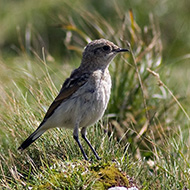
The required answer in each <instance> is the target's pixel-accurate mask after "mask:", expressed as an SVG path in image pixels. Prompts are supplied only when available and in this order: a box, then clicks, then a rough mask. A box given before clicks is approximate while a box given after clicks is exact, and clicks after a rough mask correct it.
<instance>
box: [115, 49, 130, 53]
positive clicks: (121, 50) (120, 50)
mask: <svg viewBox="0 0 190 190" xmlns="http://www.w3.org/2000/svg"><path fill="white" fill-rule="evenodd" d="M113 51H114V52H117V53H119V52H126V51H129V50H128V49H123V48H117V49H113Z"/></svg>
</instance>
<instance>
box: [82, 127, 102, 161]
mask: <svg viewBox="0 0 190 190" xmlns="http://www.w3.org/2000/svg"><path fill="white" fill-rule="evenodd" d="M81 135H82V138H83V139H84V140H85V141H86V143H87V144H88V146H89V147H90V149H91V150H92V152H93V153H94V155H95V156H96V158H97V160H101V158H100V157H99V156H98V154H97V152H96V151H95V150H94V148H93V147H92V145H91V143H90V141H89V140H88V139H87V137H86V127H83V128H82V130H81Z"/></svg>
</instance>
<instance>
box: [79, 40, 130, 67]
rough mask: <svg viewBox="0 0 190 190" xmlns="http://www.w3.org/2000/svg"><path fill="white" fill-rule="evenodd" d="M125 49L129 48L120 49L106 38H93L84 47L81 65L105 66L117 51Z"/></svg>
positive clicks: (124, 50)
mask: <svg viewBox="0 0 190 190" xmlns="http://www.w3.org/2000/svg"><path fill="white" fill-rule="evenodd" d="M126 51H129V50H128V49H122V48H120V47H118V46H117V45H115V44H114V43H113V42H110V41H108V40H105V39H99V40H94V41H92V42H90V43H89V44H88V45H87V46H86V47H85V49H84V52H83V58H82V63H81V65H84V66H90V65H92V66H93V67H97V68H100V69H101V67H102V68H106V67H107V66H108V65H109V63H110V62H111V60H112V59H113V58H114V57H115V56H116V55H117V54H118V53H120V52H126Z"/></svg>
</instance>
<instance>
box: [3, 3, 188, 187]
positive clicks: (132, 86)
mask: <svg viewBox="0 0 190 190" xmlns="http://www.w3.org/2000/svg"><path fill="white" fill-rule="evenodd" d="M116 5H117V4H115V13H117V14H118V17H117V18H118V20H117V22H116V23H114V25H112V24H110V23H109V22H108V21H107V20H106V19H105V18H104V17H103V16H102V15H101V14H99V12H96V11H95V12H90V11H87V10H82V12H81V9H78V7H77V5H75V6H74V8H73V12H72V14H71V15H69V16H68V17H64V15H63V14H61V13H60V14H58V16H57V19H56V24H57V26H59V27H60V28H59V30H63V32H64V33H65V43H64V44H65V48H66V49H67V50H66V51H65V52H68V55H67V57H66V58H65V59H64V64H63V65H61V64H57V62H58V59H59V58H56V57H52V56H51V55H50V53H49V52H48V51H47V49H46V48H45V49H42V50H41V52H40V53H39V51H38V48H35V43H34V41H35V39H36V38H35V35H33V32H32V31H31V32H32V33H31V34H32V37H31V39H29V41H28V42H31V46H30V47H29V46H28V45H27V44H28V43H25V42H24V40H23V36H22V34H19V35H20V36H19V37H18V38H19V39H20V40H19V46H18V47H17V50H18V51H17V55H16V56H14V57H11V58H3V57H1V60H0V68H1V69H0V81H1V82H0V94H1V96H0V102H1V104H0V126H1V127H0V138H1V143H0V149H1V152H0V171H1V172H0V180H1V184H0V187H1V188H2V189H107V188H108V187H111V186H116V185H124V186H128V187H130V186H132V185H133V184H134V185H136V186H138V187H139V188H140V189H187V188H190V182H189V181H190V173H189V169H190V165H189V160H190V158H189V156H190V155H189V121H188V106H187V105H185V103H183V101H182V100H183V99H180V98H181V97H180V96H178V95H177V92H178V91H176V93H175V92H172V90H171V89H170V88H169V87H168V86H167V83H166V82H167V79H168V78H166V75H164V74H163V72H167V68H166V67H163V66H162V65H163V61H162V42H161V39H160V37H161V33H160V29H159V26H158V24H157V22H156V21H155V19H154V18H153V16H151V15H150V18H149V24H147V27H144V28H142V27H141V26H139V25H138V23H136V20H135V18H134V15H133V13H132V11H126V12H124V11H123V10H122V8H121V7H119V6H118V7H117V6H116ZM68 7H69V5H68ZM120 9H121V10H120ZM94 15H95V16H94ZM123 15H124V16H123ZM117 28H120V29H121V30H117ZM26 33H27V31H26ZM100 37H103V38H106V39H109V40H111V41H114V42H115V43H116V44H118V45H119V46H121V47H125V46H127V44H128V43H127V42H126V39H127V40H128V41H129V43H130V44H131V53H130V54H123V55H121V56H118V57H117V58H116V59H115V60H114V62H113V63H112V64H111V66H110V73H111V75H112V83H113V86H112V94H111V99H110V103H109V106H108V109H107V111H106V114H105V116H104V117H103V118H102V120H101V121H100V122H98V123H97V124H96V125H95V126H92V127H89V128H88V137H89V140H90V141H91V142H92V145H93V146H94V147H95V149H96V150H97V152H98V153H99V155H100V156H101V158H102V160H101V161H97V160H96V159H95V158H94V156H93V154H92V152H91V151H90V150H89V147H87V146H86V145H85V143H84V142H83V141H82V144H83V145H84V148H85V150H86V152H87V154H88V156H89V158H90V159H91V161H89V162H87V161H84V160H83V157H82V155H81V153H80V151H79V149H78V147H77V146H76V143H75V141H74V140H73V138H72V131H69V130H64V129H53V130H50V131H48V132H46V134H44V135H43V136H42V137H41V138H40V139H39V140H37V141H36V142H35V143H34V144H33V145H31V146H30V148H28V149H27V150H26V151H24V152H23V153H20V152H18V151H17V148H18V146H19V145H20V143H21V142H22V141H23V140H24V139H25V138H26V137H27V136H28V135H29V134H30V133H31V132H33V131H34V129H36V127H37V126H38V125H39V123H40V122H41V121H42V119H43V116H44V113H45V112H46V110H47V108H48V106H49V105H50V104H51V102H52V100H53V99H54V97H55V96H56V95H57V93H58V91H59V89H60V87H61V84H62V82H63V81H64V79H66V77H67V76H68V75H69V73H70V72H71V71H72V69H73V68H75V67H77V66H79V63H80V59H81V53H82V48H83V47H84V46H85V45H86V43H87V42H89V41H90V40H92V39H95V38H100ZM26 40H27V39H26ZM24 44H25V45H24ZM38 45H39V44H38ZM39 46H40V45H39ZM147 68H149V69H151V70H153V71H156V72H158V73H159V72H160V73H162V74H161V80H162V81H161V82H162V83H163V84H164V85H160V86H159V85H157V79H156V78H155V77H154V76H153V75H152V73H151V72H148V71H147ZM149 71H150V70H149ZM153 74H154V73H153ZM165 81H166V82H165ZM179 105H180V106H181V107H179ZM118 176H119V177H118Z"/></svg>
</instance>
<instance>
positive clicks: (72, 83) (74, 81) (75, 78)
mask: <svg viewBox="0 0 190 190" xmlns="http://www.w3.org/2000/svg"><path fill="white" fill-rule="evenodd" d="M88 78H89V74H88V73H83V74H82V75H79V74H78V73H77V72H76V73H75V72H74V73H72V74H71V76H70V78H68V79H66V81H65V82H64V84H63V86H62V88H61V90H60V92H59V94H58V96H57V97H56V98H55V100H54V101H53V103H52V104H51V105H50V107H49V109H48V111H47V113H46V115H45V117H44V120H43V121H45V120H47V119H48V118H49V117H50V116H51V115H52V114H53V113H54V111H55V110H56V108H57V107H58V106H59V105H60V104H61V103H62V102H63V101H65V100H67V99H68V98H69V97H70V96H72V94H73V93H75V92H76V91H77V90H78V89H79V88H80V87H81V86H83V85H84V84H85V83H86V82H87V80H88Z"/></svg>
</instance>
